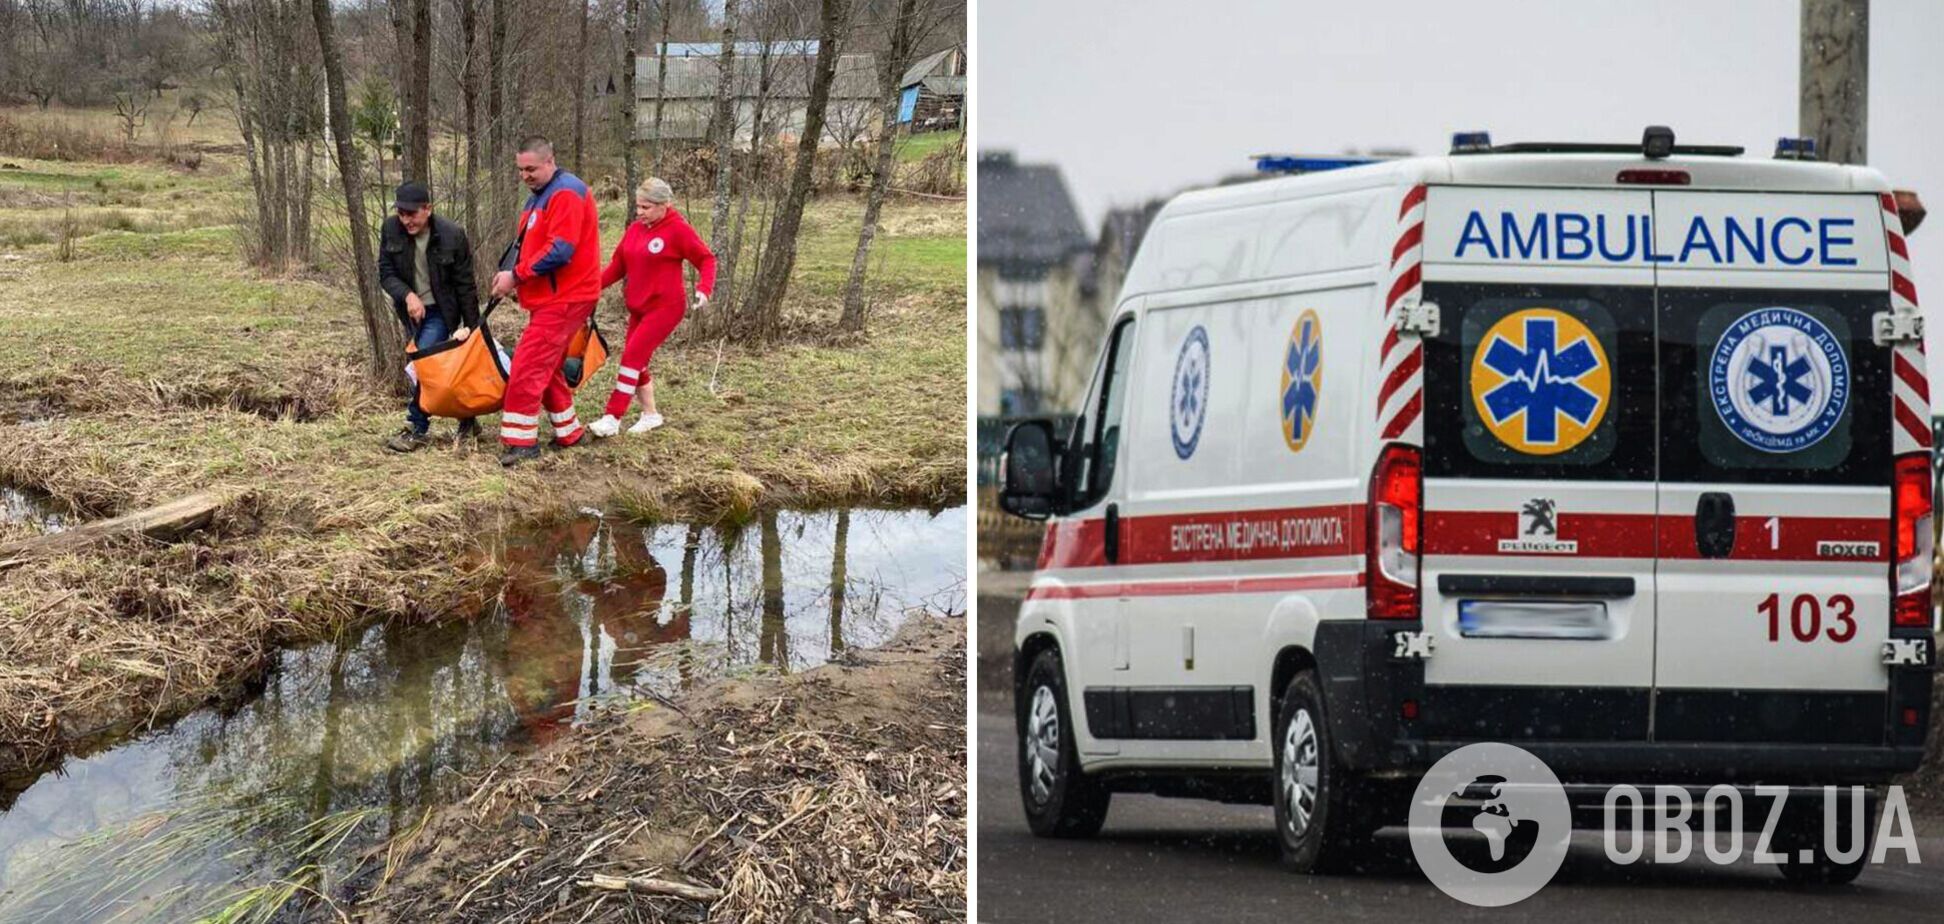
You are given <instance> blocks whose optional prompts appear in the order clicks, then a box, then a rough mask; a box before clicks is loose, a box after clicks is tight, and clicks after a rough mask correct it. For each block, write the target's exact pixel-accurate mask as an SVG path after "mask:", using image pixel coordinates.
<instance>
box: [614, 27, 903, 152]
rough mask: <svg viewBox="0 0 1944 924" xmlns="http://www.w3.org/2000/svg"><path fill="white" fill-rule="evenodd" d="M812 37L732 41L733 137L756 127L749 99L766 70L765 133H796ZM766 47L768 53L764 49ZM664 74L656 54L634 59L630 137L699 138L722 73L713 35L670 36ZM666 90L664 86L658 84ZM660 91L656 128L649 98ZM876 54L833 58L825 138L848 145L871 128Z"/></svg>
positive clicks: (875, 112) (813, 49) (745, 138)
mask: <svg viewBox="0 0 1944 924" xmlns="http://www.w3.org/2000/svg"><path fill="white" fill-rule="evenodd" d="M817 48H818V42H817V41H815V40H813V39H811V40H800V41H787V42H769V43H767V49H766V48H765V43H763V42H737V43H736V54H735V58H734V65H733V66H734V68H735V71H736V74H735V84H734V85H733V86H732V87H731V92H732V94H733V103H734V112H735V119H736V144H737V145H739V146H747V145H748V144H749V142H750V139H751V138H752V137H753V136H754V132H755V128H756V100H757V97H758V96H759V95H761V94H762V93H763V72H764V68H765V67H766V66H767V68H768V70H769V90H768V100H767V102H766V103H765V104H764V109H763V123H764V128H765V132H766V134H768V135H769V136H770V137H776V136H778V135H784V136H788V137H791V138H796V137H801V136H802V134H803V116H804V109H805V107H806V106H807V105H808V103H809V100H810V77H811V71H812V70H813V69H814V65H815V63H816V60H817ZM766 51H767V54H765V52H766ZM665 52H666V54H667V65H668V66H667V73H666V75H665V76H664V75H663V74H662V73H661V59H660V58H658V57H655V56H645V57H640V58H636V59H635V98H636V99H637V100H638V101H639V102H638V105H636V106H635V138H636V139H637V140H640V141H649V140H654V139H656V138H660V139H664V140H669V141H696V142H700V141H706V140H708V138H709V123H710V121H711V120H712V119H713V117H714V113H715V96H716V86H717V85H718V83H719V82H720V80H721V78H722V64H721V62H720V61H719V60H718V58H720V57H721V55H722V43H720V42H670V43H669V44H668V46H667V48H666V49H665ZM664 90H666V92H665V93H664V92H663V91H664ZM657 97H660V98H661V120H660V130H659V132H658V131H657V129H656V117H655V102H656V99H657ZM878 102H879V101H878V73H877V57H876V56H875V55H871V54H847V55H840V56H839V57H838V58H837V80H836V82H835V83H834V84H832V85H831V88H830V105H829V108H828V110H827V111H826V113H825V115H824V139H823V143H825V144H838V145H849V144H851V143H853V142H856V141H859V140H861V139H862V138H864V137H865V136H867V135H869V134H871V133H873V132H875V131H876V129H877V126H878V124H879V120H880V113H879V109H878Z"/></svg>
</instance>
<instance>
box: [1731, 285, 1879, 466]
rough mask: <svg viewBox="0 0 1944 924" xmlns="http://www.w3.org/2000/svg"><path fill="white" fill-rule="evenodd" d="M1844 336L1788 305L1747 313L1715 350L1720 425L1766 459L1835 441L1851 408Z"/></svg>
mask: <svg viewBox="0 0 1944 924" xmlns="http://www.w3.org/2000/svg"><path fill="white" fill-rule="evenodd" d="M1849 386H1850V381H1849V357H1848V356H1847V355H1846V354H1845V353H1844V350H1843V340H1842V337H1840V336H1838V335H1837V334H1836V332H1835V331H1833V330H1831V329H1830V328H1829V326H1828V325H1827V324H1824V323H1823V322H1822V321H1820V320H1818V319H1817V318H1816V317H1815V316H1814V315H1812V314H1810V313H1808V312H1806V311H1803V310H1800V309H1797V308H1790V307H1786V306H1775V307H1768V308H1758V309H1755V310H1753V311H1750V312H1747V313H1746V314H1743V315H1742V316H1741V317H1740V318H1737V319H1736V320H1735V321H1734V322H1733V323H1731V324H1729V325H1728V327H1727V329H1726V330H1724V331H1722V334H1721V339H1720V340H1719V341H1717V342H1716V343H1715V348H1714V351H1713V353H1712V354H1711V355H1710V356H1709V360H1708V395H1709V397H1710V398H1711V399H1712V400H1713V402H1714V406H1715V413H1716V414H1717V415H1719V416H1720V418H1721V423H1722V424H1723V425H1724V426H1726V427H1727V428H1728V432H1729V433H1730V434H1733V435H1734V437H1735V438H1736V439H1738V440H1741V441H1742V442H1743V443H1746V444H1748V445H1749V446H1751V447H1753V448H1755V449H1759V450H1761V451H1763V452H1775V453H1780V452H1794V451H1796V450H1799V449H1806V448H1808V447H1810V446H1813V445H1815V444H1816V443H1818V442H1820V441H1821V440H1822V439H1823V437H1825V436H1828V435H1829V434H1830V433H1831V432H1832V431H1833V430H1834V429H1835V427H1836V426H1837V424H1838V423H1840V422H1841V420H1842V418H1843V413H1844V411H1845V410H1846V409H1847V408H1848V406H1849Z"/></svg>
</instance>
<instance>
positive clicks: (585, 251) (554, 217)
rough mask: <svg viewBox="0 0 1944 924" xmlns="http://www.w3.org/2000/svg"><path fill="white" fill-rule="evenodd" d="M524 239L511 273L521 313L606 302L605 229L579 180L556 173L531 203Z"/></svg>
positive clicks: (526, 213) (522, 215) (526, 210)
mask: <svg viewBox="0 0 1944 924" xmlns="http://www.w3.org/2000/svg"><path fill="white" fill-rule="evenodd" d="M519 233H520V250H519V254H520V258H519V262H518V263H517V264H516V265H515V266H513V267H512V269H513V278H514V279H515V280H516V281H517V282H518V283H519V296H520V307H522V308H525V309H527V310H529V311H531V310H534V309H536V308H547V307H551V306H553V305H565V304H578V303H582V302H591V301H594V300H596V299H598V298H600V297H601V223H600V219H599V218H598V217H596V216H595V214H594V197H593V196H592V195H591V194H589V193H588V190H587V184H586V183H583V182H581V179H580V177H577V176H575V175H573V174H571V173H568V172H567V171H565V170H556V171H554V176H553V179H552V180H550V181H548V183H547V185H545V186H542V187H541V188H540V191H539V192H536V193H534V194H533V195H532V196H530V197H528V198H527V202H526V208H524V209H522V210H521V211H520V232H519Z"/></svg>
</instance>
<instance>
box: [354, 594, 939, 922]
mask: <svg viewBox="0 0 1944 924" xmlns="http://www.w3.org/2000/svg"><path fill="white" fill-rule="evenodd" d="M965 669H966V662H965V626H964V625H963V621H962V620H960V619H945V620H939V619H934V618H929V617H922V618H919V619H917V620H915V621H914V623H913V624H912V625H911V626H909V627H908V628H907V629H906V631H905V632H903V633H901V635H900V637H899V638H898V639H896V640H894V641H893V642H892V643H891V644H889V645H887V646H885V647H884V648H881V649H878V650H876V651H872V652H868V653H862V654H856V655H853V656H852V658H851V659H850V660H849V662H848V663H845V664H837V665H831V666H828V667H824V668H819V669H817V670H813V671H810V672H807V673H805V674H800V675H796V676H792V677H787V678H765V679H761V680H755V681H742V682H733V683H721V684H717V685H714V686H712V687H708V688H704V689H703V690H700V691H698V692H697V693H696V694H694V695H692V696H690V697H686V698H685V699H684V700H683V701H681V702H680V703H677V704H675V705H677V706H678V707H679V708H680V710H681V711H680V712H676V711H674V710H669V709H655V708H651V707H644V708H642V709H640V710H637V711H636V712H635V713H634V714H632V715H630V716H628V717H627V718H626V719H623V720H617V721H608V722H604V723H597V724H596V725H594V726H592V727H591V728H590V729H589V730H588V732H587V733H586V734H583V735H580V736H576V737H574V738H572V739H567V740H565V741H564V742H562V743H561V744H560V745H557V746H555V747H552V748H550V749H548V750H545V751H542V752H539V753H536V754H532V755H527V756H525V757H522V758H519V759H516V760H513V761H510V762H508V763H506V764H503V765H501V766H499V767H497V768H495V769H494V770H493V771H491V772H489V773H487V774H485V775H484V776H483V777H482V778H480V779H478V780H477V781H475V783H474V790H473V794H472V795H471V796H470V797H469V798H467V799H466V800H465V801H464V802H462V803H460V804H458V805H455V806H453V807H451V808H449V809H446V810H444V811H442V812H440V813H438V814H436V815H435V816H434V819H433V821H432V822H431V823H430V824H429V825H427V826H426V827H425V828H424V829H423V830H420V831H414V832H412V833H411V834H409V835H408V836H407V837H403V838H400V839H399V841H398V842H397V843H395V844H394V845H393V847H392V848H391V850H389V851H387V856H388V860H387V863H386V864H385V866H386V870H385V871H384V872H380V873H375V874H372V875H370V876H367V877H366V882H367V886H366V890H365V894H364V895H363V896H362V898H361V900H359V901H358V902H356V903H355V907H354V908H352V913H353V914H354V915H355V916H357V917H360V918H361V919H364V920H369V921H398V922H402V921H424V920H453V921H499V920H520V921H535V922H541V921H644V920H645V921H653V920H671V919H674V920H695V919H701V918H706V919H708V920H722V921H750V922H764V921H799V920H868V921H879V920H935V921H957V920H963V919H964V916H965V896H966V852H965V846H966V822H965V818H966V806H967V793H966V782H965V760H966V754H965V733H964V716H965ZM394 873H395V874H396V878H393V875H394ZM597 876H613V877H653V878H657V879H662V880H669V881H675V882H680V883H685V884H688V885H693V886H700V887H702V888H706V889H713V890H715V891H716V892H717V893H719V895H718V897H716V898H714V899H712V900H708V901H695V900H690V899H684V898H677V897H669V896H662V895H651V894H644V893H637V892H615V891H608V890H604V889H601V888H596V887H594V886H593V885H592V883H593V881H594V879H595V877H597Z"/></svg>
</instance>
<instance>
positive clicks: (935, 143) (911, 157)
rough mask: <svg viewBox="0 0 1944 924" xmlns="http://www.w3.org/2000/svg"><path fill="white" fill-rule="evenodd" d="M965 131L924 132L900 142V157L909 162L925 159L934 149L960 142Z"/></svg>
mask: <svg viewBox="0 0 1944 924" xmlns="http://www.w3.org/2000/svg"><path fill="white" fill-rule="evenodd" d="M964 137H965V133H964V132H957V131H952V132H922V133H920V134H916V135H909V136H907V137H905V138H904V140H902V141H900V142H898V159H899V160H901V161H905V162H907V163H911V162H915V161H921V160H924V159H925V158H926V157H927V156H929V155H930V154H931V153H932V152H933V151H937V150H940V149H942V148H949V147H951V146H952V145H955V144H958V143H959V140H960V139H961V138H964Z"/></svg>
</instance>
